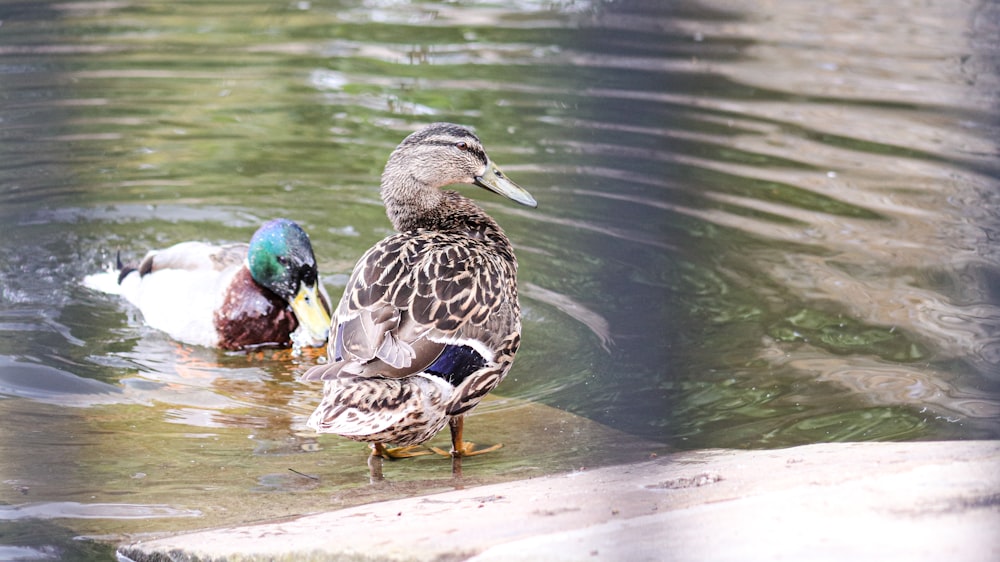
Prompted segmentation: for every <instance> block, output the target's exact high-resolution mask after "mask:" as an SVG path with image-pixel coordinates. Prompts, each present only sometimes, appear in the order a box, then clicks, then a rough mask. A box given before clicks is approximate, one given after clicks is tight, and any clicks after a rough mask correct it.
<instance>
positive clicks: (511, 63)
mask: <svg viewBox="0 0 1000 562" xmlns="http://www.w3.org/2000/svg"><path fill="white" fill-rule="evenodd" d="M5 8H7V9H6V10H5V12H6V13H5V14H4V15H3V18H2V19H3V21H2V26H0V78H2V79H0V93H2V95H3V98H4V104H3V107H2V108H0V140H2V142H0V225H2V228H3V233H4V237H3V240H2V242H0V417H2V419H3V420H4V425H3V430H0V472H2V474H3V478H2V480H3V485H2V486H0V504H2V505H0V512H2V513H0V518H4V517H6V518H7V519H9V520H10V521H11V523H10V525H11V526H12V527H11V528H14V529H16V533H14V535H17V536H19V537H21V539H18V540H15V539H11V540H10V541H7V539H4V540H3V541H0V542H5V544H6V542H9V544H10V546H9V547H8V546H0V557H3V556H4V555H5V553H7V552H14V551H11V550H9V549H19V550H16V552H17V553H19V554H17V555H19V556H22V557H24V558H31V557H33V556H34V557H38V558H42V559H44V558H45V557H49V558H52V557H56V558H58V556H59V555H60V553H64V554H65V553H69V554H79V557H81V558H83V559H86V557H87V556H93V557H95V558H97V559H99V558H100V557H101V556H106V555H107V552H105V551H100V553H99V554H93V553H91V552H90V551H87V552H83V551H80V550H79V549H81V548H84V547H83V546H81V545H80V544H79V541H73V540H72V539H73V537H75V536H79V535H88V536H96V537H100V538H101V540H106V541H111V542H113V541H115V540H118V539H120V538H121V537H122V536H124V535H126V534H134V533H141V532H146V531H162V530H170V529H181V528H190V527H194V526H211V525H221V524H226V523H236V522H244V521H247V520H251V519H253V520H256V519H259V518H270V517H282V516H288V515H295V514H300V513H306V512H310V511H319V510H323V509H329V508H331V507H339V506H345V505H353V504H357V503H362V502H367V501H378V500H380V499H384V498H388V497H398V496H402V495H410V494H417V493H423V492H427V491H436V490H441V489H449V488H453V487H454V486H455V485H456V484H455V482H454V481H453V480H452V479H451V478H450V475H449V474H448V470H447V466H446V464H447V463H446V462H444V463H442V462H441V459H436V458H420V459H412V462H400V463H387V466H386V473H387V477H388V480H389V482H390V484H388V485H387V486H386V487H383V488H375V487H368V486H367V483H368V480H367V472H366V469H365V466H364V459H365V455H366V453H367V451H366V449H365V447H364V445H363V444H358V443H354V442H350V441H347V440H344V439H339V438H335V437H331V436H317V435H315V434H314V433H312V432H311V431H310V430H308V429H307V428H305V420H306V418H307V417H308V415H309V413H310V412H311V411H312V410H313V408H315V406H316V404H317V402H318V400H319V386H318V385H314V384H306V383H302V382H299V381H298V380H297V378H298V376H299V375H301V374H302V373H303V372H304V371H305V370H306V369H307V368H308V367H309V366H311V365H313V364H315V363H316V362H317V361H318V360H319V357H320V355H321V353H322V350H314V349H301V350H273V349H266V350H259V351H253V352H248V353H225V352H220V351H217V350H212V349H205V348H200V347H194V346H186V345H182V344H179V343H177V342H174V341H171V340H170V339H169V338H168V337H167V336H165V335H164V334H162V333H159V332H156V331H155V330H152V329H151V328H149V327H148V326H146V325H145V323H144V322H143V319H142V317H141V315H140V314H139V313H138V312H137V311H136V310H135V309H133V308H132V307H130V306H129V305H128V304H127V303H125V302H123V301H122V300H121V299H120V298H118V297H116V296H115V295H107V294H103V293H101V292H97V291H93V290H91V289H90V288H87V287H86V286H84V284H83V279H84V277H85V276H87V275H90V274H95V273H99V272H102V271H107V269H108V268H109V266H111V265H112V264H114V262H115V260H116V256H118V255H119V254H120V255H121V257H122V259H124V260H126V261H128V260H130V259H135V258H138V257H140V256H142V255H143V254H145V252H146V251H147V250H150V249H154V248H163V247H166V246H169V245H172V244H175V243H177V242H181V241H185V240H203V241H207V242H213V243H219V242H242V241H246V240H247V239H248V238H249V236H250V235H251V234H252V232H253V231H254V230H255V229H256V228H257V226H259V224H260V223H262V222H263V221H265V220H267V219H270V218H273V217H276V216H285V217H289V218H292V219H294V220H296V221H297V222H299V224H301V225H302V226H303V228H305V230H306V231H307V232H309V235H310V238H311V240H312V243H313V246H314V248H315V250H316V253H317V259H318V261H319V269H320V272H321V279H322V280H323V282H324V284H325V285H326V287H327V289H328V290H329V292H330V294H331V297H333V300H334V301H336V300H338V298H339V296H340V293H341V291H342V290H343V287H344V285H345V284H346V282H347V276H348V274H349V272H350V271H351V269H352V267H353V265H354V262H355V260H356V259H357V258H358V256H360V255H361V253H362V252H363V251H364V250H365V249H366V248H368V247H369V246H370V245H371V244H372V243H373V242H374V241H376V240H378V239H380V238H382V237H383V236H385V235H386V234H387V233H388V232H389V231H390V226H389V223H388V221H387V219H386V217H385V213H384V209H383V207H382V205H381V202H380V200H379V198H378V192H377V189H376V188H377V185H378V181H379V176H380V174H381V171H382V167H383V165H384V163H385V160H386V158H387V156H388V154H389V152H390V151H391V150H392V149H393V147H395V146H396V144H397V143H398V142H399V140H400V139H401V138H403V136H405V135H406V134H407V133H408V132H410V131H412V130H413V129H414V128H416V127H417V126H418V125H419V124H421V123H427V122H431V121H439V120H447V121H454V122H460V123H464V124H468V125H470V126H473V127H475V129H476V131H477V133H478V134H479V135H480V136H481V138H482V139H483V141H484V143H485V145H486V147H487V148H488V150H489V152H490V155H491V157H493V158H494V159H495V160H496V161H497V162H498V163H499V164H500V165H501V166H502V167H503V168H504V170H505V171H506V172H507V173H508V174H510V176H511V177H512V178H514V179H515V180H516V181H517V182H518V183H519V184H521V185H523V186H525V187H526V188H527V189H528V190H529V191H530V192H531V193H532V194H533V195H534V196H535V197H536V198H537V199H538V202H539V207H538V209H530V210H529V209H524V208H517V207H514V206H512V205H509V204H507V203H506V202H503V201H501V200H500V199H498V198H496V197H493V196H491V195H490V194H487V193H480V192H476V191H474V190H471V189H465V192H466V193H468V194H470V195H471V196H473V197H475V198H476V199H477V200H478V201H480V202H481V203H482V206H483V207H484V208H485V209H486V210H487V211H488V212H489V213H490V214H491V215H492V216H494V217H496V218H497V220H498V222H499V223H500V224H501V225H502V226H503V228H504V229H505V231H506V232H507V234H508V235H509V236H510V238H511V240H512V241H513V243H514V245H515V248H516V251H517V255H518V260H519V276H520V282H521V287H520V292H521V300H522V308H523V317H524V344H523V346H522V350H521V351H520V352H519V355H518V359H517V362H516V364H515V366H514V368H513V370H512V371H511V373H510V376H509V377H508V379H507V380H505V381H504V383H503V385H502V386H501V387H500V388H499V389H498V391H497V392H496V393H495V395H493V396H491V397H490V399H489V400H488V401H486V402H484V404H483V405H482V406H481V407H480V408H478V409H477V410H476V412H475V414H474V415H473V416H471V417H470V419H469V423H468V425H467V431H468V433H469V436H470V437H471V438H473V439H476V440H477V441H479V442H482V443H487V444H488V443H500V442H502V443H503V444H504V447H503V448H502V449H500V450H499V451H497V452H496V453H491V454H490V455H485V456H483V457H481V458H476V459H475V461H474V462H469V463H468V464H469V466H467V467H466V482H465V484H467V485H472V484H475V483H480V482H492V481H497V480H503V479H510V478H521V477H530V476H535V475H539V474H546V473H551V472H555V471H562V470H569V469H573V468H579V467H581V466H597V465H601V464H610V463H621V462H631V461H635V460H639V459H641V458H646V457H647V456H648V455H650V454H656V453H657V452H658V451H664V450H667V448H699V447H783V446H789V445H796V444H802V443H813V442H821V441H849V440H895V439H972V438H997V437H1000V378H998V376H997V373H998V372H1000V337H998V336H997V335H996V334H997V328H998V326H1000V308H998V307H1000V290H998V287H1000V250H998V248H1000V246H998V245H997V240H998V239H1000V234H998V233H1000V230H998V225H1000V213H998V211H997V209H1000V185H998V180H997V178H998V177H1000V166H998V164H997V160H996V154H997V144H996V142H997V139H998V138H1000V134H998V125H1000V115H998V114H997V107H998V104H997V101H998V95H997V92H998V91H1000V79H998V75H1000V73H998V68H997V65H996V60H998V59H997V52H996V49H997V46H996V42H995V37H996V36H997V32H998V27H997V22H998V21H1000V17H998V15H1000V13H998V12H1000V10H998V4H997V3H996V2H995V1H985V2H979V3H963V4H958V5H956V4H955V3H952V2H946V1H944V0H940V1H931V2H923V3H920V4H919V5H914V4H912V3H908V2H903V1H895V2H888V3H886V2H875V1H874V0H872V1H866V0H844V1H837V2H830V3H826V4H824V5H823V6H819V7H817V6H816V5H814V4H812V3H804V2H790V1H779V2H765V3H755V4H747V3H741V2H732V1H729V0H705V1H702V2H688V1H683V2H656V1H653V0H617V1H614V2H609V1H573V0H567V1H557V2H550V1H541V0H537V1H536V0H520V1H518V2H514V3H488V2H464V3H454V2H411V1H406V0H400V1H391V2H367V1H354V0H342V1H333V0H331V1H329V2H326V1H323V2H320V1H311V2H290V3H286V4H274V3H265V2H254V1H250V2H242V3H238V4H232V3H226V2H211V1H209V2H193V3H175V4H170V5H166V4H163V3H153V2H145V1H123V2H72V1H70V2H59V3H49V2H30V3H16V4H9V5H7V6H5ZM817 10H819V11H820V12H821V14H820V16H817ZM442 438H443V437H441V436H439V438H438V439H442ZM37 467H45V470H44V471H41V470H38V468H37ZM248 506H249V507H248ZM3 514H7V515H3ZM132 517H135V518H134V519H133V518H132ZM122 518H124V519H122ZM64 525H65V526H64ZM14 535H10V536H14ZM22 539H23V540H22ZM26 545H27V546H26ZM73 549H77V550H73Z"/></svg>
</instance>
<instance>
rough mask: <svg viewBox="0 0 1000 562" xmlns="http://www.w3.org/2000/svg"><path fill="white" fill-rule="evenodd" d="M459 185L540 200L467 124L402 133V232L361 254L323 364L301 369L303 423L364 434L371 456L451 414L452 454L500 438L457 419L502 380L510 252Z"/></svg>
mask: <svg viewBox="0 0 1000 562" xmlns="http://www.w3.org/2000/svg"><path fill="white" fill-rule="evenodd" d="M458 183H467V184H474V185H478V186H480V187H484V188H486V189H488V190H490V191H493V192H495V193H498V194H500V195H503V196H505V197H508V198H510V199H512V200H514V201H516V202H518V203H521V204H522V205H527V206H529V207H534V206H536V203H535V200H534V199H533V198H532V197H531V195H529V194H528V192H527V191H525V190H524V189H522V188H521V187H520V186H518V185H517V184H515V183H514V182H512V181H510V180H509V179H507V177H506V176H505V175H504V174H503V173H502V172H501V171H500V169H499V168H497V167H496V165H494V164H493V162H492V161H490V159H489V157H488V156H487V155H486V151H485V150H484V149H483V145H482V143H481V142H480V141H479V139H478V138H477V137H476V135H474V134H473V133H472V132H471V131H469V130H468V129H466V128H464V127H461V126H458V125H452V124H449V123H434V124H431V125H428V126H426V127H424V128H422V129H420V130H419V131H417V132H415V133H413V134H411V135H410V136H408V137H406V139H404V140H403V142H402V143H400V145H399V146H398V147H397V148H396V150H394V151H393V153H392V155H391V156H390V157H389V162H388V163H387V164H386V166H385V171H384V172H383V173H382V187H381V196H382V201H383V202H384V203H385V207H386V213H387V214H388V216H389V220H390V221H392V225H393V227H394V228H395V229H396V231H397V232H398V233H397V234H393V235H391V236H389V237H387V238H385V239H383V240H382V241H380V242H378V243H377V244H375V246H373V247H372V248H371V249H370V250H368V252H366V253H365V254H364V255H363V256H362V257H361V259H360V260H359V261H358V263H357V265H356V266H355V268H354V272H353V273H352V274H351V279H350V281H348V283H347V287H346V289H345V291H344V296H343V298H342V299H341V300H340V304H339V305H338V306H337V310H336V312H334V315H333V326H332V327H331V329H332V330H333V334H332V337H331V339H330V342H329V344H328V346H327V355H328V357H329V362H328V363H327V364H325V365H319V366H316V367H313V368H311V369H309V370H308V371H307V372H306V373H305V375H303V379H304V380H322V381H324V385H323V399H322V401H321V402H320V404H319V406H318V407H317V408H316V411H315V412H313V414H312V416H310V418H309V421H308V423H307V425H308V426H309V427H311V428H313V429H315V430H316V431H317V432H320V433H336V434H338V435H342V436H344V437H347V438H349V439H353V440H356V441H365V442H368V443H370V444H371V446H372V458H373V459H375V458H376V457H384V458H397V457H403V456H412V455H413V454H414V453H412V452H410V450H411V449H413V448H414V447H415V446H416V445H419V444H421V443H423V442H425V441H427V440H429V439H430V438H431V437H433V436H434V435H435V434H437V432H438V431H440V430H441V429H442V428H444V426H445V424H446V423H447V424H448V425H449V426H450V428H451V440H452V450H451V456H452V458H453V459H456V462H458V459H460V458H461V457H462V456H468V455H472V454H478V453H481V452H486V451H487V450H492V449H494V448H496V447H499V445H497V446H495V447H491V448H490V449H486V450H479V451H477V450H474V447H473V445H472V444H471V443H466V442H464V441H463V440H462V426H463V421H462V420H463V414H465V413H466V412H468V411H469V410H471V409H472V408H473V407H475V406H476V405H477V404H478V403H479V401H480V400H481V399H482V398H483V396H485V395H486V393H488V392H490V391H491V390H493V389H494V388H495V387H496V386H497V385H498V384H499V383H500V381H501V380H503V378H504V376H505V375H506V374H507V371H509V370H510V366H511V364H512V362H513V361H514V354H515V353H516V352H517V348H518V346H519V344H520V342H521V312H520V305H519V304H518V301H517V260H515V258H514V251H513V249H512V248H511V244H510V241H509V240H508V239H507V236H506V235H504V232H503V230H501V228H500V226H499V225H497V223H496V221H494V220H493V219H492V218H490V217H489V215H487V214H486V213H485V212H484V211H483V210H482V209H480V208H479V207H478V206H477V205H476V204H475V203H473V202H472V200H470V199H467V198H465V197H463V196H461V195H459V194H458V193H457V192H455V191H446V190H441V189H439V188H441V187H443V186H446V185H451V184H458ZM387 443H394V444H396V445H398V446H399V448H398V449H388V448H386V446H385V445H386V444H387ZM439 452H441V451H439ZM421 454H425V453H421Z"/></svg>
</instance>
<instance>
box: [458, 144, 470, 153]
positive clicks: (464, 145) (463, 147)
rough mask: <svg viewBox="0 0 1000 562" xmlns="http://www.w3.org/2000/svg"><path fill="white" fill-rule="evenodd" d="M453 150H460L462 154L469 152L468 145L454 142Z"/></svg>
mask: <svg viewBox="0 0 1000 562" xmlns="http://www.w3.org/2000/svg"><path fill="white" fill-rule="evenodd" d="M455 148H457V149H459V150H461V151H462V152H465V151H466V150H469V145H468V144H466V143H464V142H456V143H455Z"/></svg>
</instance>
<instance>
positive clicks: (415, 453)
mask: <svg viewBox="0 0 1000 562" xmlns="http://www.w3.org/2000/svg"><path fill="white" fill-rule="evenodd" d="M429 454H431V452H430V451H428V450H426V449H421V448H420V446H419V445H408V446H406V447H386V446H385V445H383V444H381V443H372V456H373V457H382V458H383V459H388V460H391V461H394V460H399V459H408V458H410V457H419V456H422V455H429Z"/></svg>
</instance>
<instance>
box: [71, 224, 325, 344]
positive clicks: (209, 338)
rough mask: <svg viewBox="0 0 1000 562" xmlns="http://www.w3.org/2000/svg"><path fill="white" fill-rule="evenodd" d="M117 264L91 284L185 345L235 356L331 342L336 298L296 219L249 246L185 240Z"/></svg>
mask: <svg viewBox="0 0 1000 562" xmlns="http://www.w3.org/2000/svg"><path fill="white" fill-rule="evenodd" d="M116 262H117V263H116V267H115V269H116V271H109V272H104V273H102V274H94V275H91V276H88V277H87V278H85V280H84V284H85V285H87V286H89V287H90V288H93V289H98V290H101V291H103V292H106V293H112V294H119V295H121V296H123V297H124V298H125V299H126V300H127V301H129V302H131V303H132V304H133V305H134V306H135V307H136V308H138V309H139V311H140V313H141V314H142V317H143V319H144V321H145V323H146V324H147V325H149V326H151V327H152V328H155V329H157V330H161V331H163V332H166V333H167V335H169V336H170V337H172V338H173V339H176V340H178V341H181V342H184V343H188V344H193V345H201V346H206V347H216V348H221V349H224V350H229V351H240V350H242V351H246V350H251V349H256V348H261V347H271V346H275V347H288V346H292V345H294V346H297V347H323V346H324V345H325V344H326V342H327V339H328V336H329V332H330V323H331V311H332V307H331V301H330V297H329V296H328V295H327V293H326V289H325V288H324V287H323V285H322V283H321V282H320V280H319V271H318V268H317V265H316V257H315V255H314V253H313V248H312V244H311V243H310V241H309V236H308V235H307V234H306V232H305V231H304V230H303V229H302V227H300V226H299V225H298V224H297V223H295V222H294V221H292V220H289V219H284V218H278V219H273V220H269V221H267V222H265V223H264V224H263V225H261V226H260V228H258V229H257V231H256V232H254V234H253V236H252V237H251V238H250V242H249V244H247V243H236V244H221V245H216V244H209V243H206V242H200V241H189V242H181V243H178V244H175V245H173V246H170V247H169V248H165V249H161V250H153V251H150V252H148V253H147V254H146V255H145V257H143V259H142V260H141V261H140V262H139V263H138V264H137V265H126V264H123V263H122V261H121V257H120V255H119V256H117V258H116ZM108 276H112V277H113V278H114V280H113V281H110V280H109V279H108Z"/></svg>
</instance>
